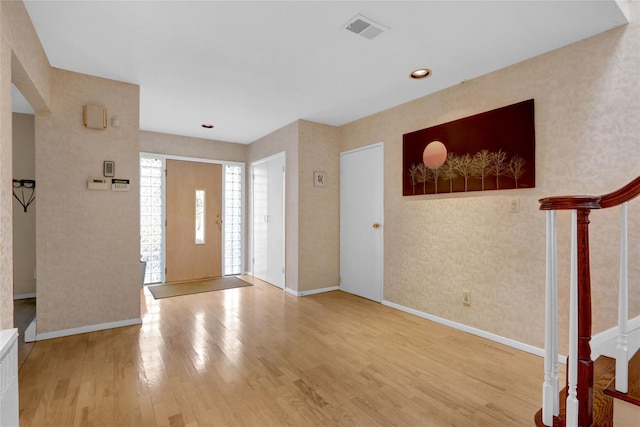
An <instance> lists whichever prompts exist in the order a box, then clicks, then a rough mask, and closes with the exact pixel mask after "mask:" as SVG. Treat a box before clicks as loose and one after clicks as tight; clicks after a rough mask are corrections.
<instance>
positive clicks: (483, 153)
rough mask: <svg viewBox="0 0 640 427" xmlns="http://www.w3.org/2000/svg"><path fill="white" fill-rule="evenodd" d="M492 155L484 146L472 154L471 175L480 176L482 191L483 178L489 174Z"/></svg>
mask: <svg viewBox="0 0 640 427" xmlns="http://www.w3.org/2000/svg"><path fill="white" fill-rule="evenodd" d="M492 157H493V156H492V155H491V153H490V152H489V150H487V149H486V148H484V149H482V150H480V151H478V152H477V153H476V154H475V156H474V165H473V166H474V168H473V176H474V177H475V178H480V182H481V184H482V191H484V178H485V177H486V176H489V175H491V165H492V161H491V160H492Z"/></svg>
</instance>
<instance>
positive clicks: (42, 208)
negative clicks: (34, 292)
mask: <svg viewBox="0 0 640 427" xmlns="http://www.w3.org/2000/svg"><path fill="white" fill-rule="evenodd" d="M51 89H52V90H51V97H52V99H53V100H54V103H53V105H54V108H53V109H52V111H51V112H50V113H43V114H37V115H36V181H37V183H38V202H37V203H38V217H37V219H36V239H37V240H36V242H37V262H38V306H37V325H36V328H37V330H36V332H37V334H38V335H41V334H45V333H58V332H59V331H66V330H69V329H74V328H80V327H87V326H91V327H92V326H95V325H104V324H110V323H114V322H134V321H136V319H137V321H138V322H139V321H140V265H139V261H140V231H139V227H140V225H139V221H140V219H139V218H140V213H139V211H140V206H139V204H140V201H139V198H140V192H139V191H138V188H139V180H138V176H139V160H138V159H139V151H140V141H139V131H138V129H139V123H138V120H139V115H140V112H139V98H140V91H139V87H138V86H137V85H133V84H128V83H122V82H117V81H113V80H108V79H102V78H98V77H92V76H88V75H84V74H78V73H73V72H70V71H64V70H60V69H57V68H54V69H52V72H51ZM87 104H92V105H99V106H102V107H104V108H106V110H107V114H108V117H109V118H111V117H112V116H118V118H119V121H120V126H119V127H118V128H115V127H112V126H111V124H110V122H109V124H108V127H107V128H106V129H104V130H94V129H88V128H85V127H84V126H83V122H82V107H83V106H84V105H87ZM105 160H112V161H114V162H115V173H116V176H115V177H116V178H123V179H129V180H130V182H131V191H128V192H116V191H111V190H110V189H109V190H108V191H92V190H88V189H87V180H88V179H91V178H101V177H102V172H103V161H105ZM98 327H100V326H98Z"/></svg>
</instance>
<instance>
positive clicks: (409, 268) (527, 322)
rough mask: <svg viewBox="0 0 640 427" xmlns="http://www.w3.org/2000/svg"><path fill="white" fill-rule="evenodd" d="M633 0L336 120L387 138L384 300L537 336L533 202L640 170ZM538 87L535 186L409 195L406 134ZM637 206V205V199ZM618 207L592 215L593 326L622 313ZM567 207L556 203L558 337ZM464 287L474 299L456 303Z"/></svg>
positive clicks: (638, 294)
mask: <svg viewBox="0 0 640 427" xmlns="http://www.w3.org/2000/svg"><path fill="white" fill-rule="evenodd" d="M638 6H639V5H638V4H634V5H632V9H633V10H632V14H633V16H632V17H631V21H632V23H631V24H629V25H628V26H625V27H622V28H619V29H615V30H611V31H609V32H607V33H604V34H601V35H598V36H595V37H592V38H590V39H586V40H583V41H581V42H579V43H576V44H573V45H570V46H566V47H564V48H561V49H558V50H556V51H553V52H550V53H548V54H545V55H542V56H539V57H536V58H534V59H531V60H527V61H524V62H522V63H519V64H516V65H513V66H511V67H508V68H505V69H502V70H499V71H497V72H494V73H491V74H488V75H485V76H483V77H480V78H477V79H474V80H471V81H468V82H466V83H463V84H460V85H458V86H455V87H452V88H450V89H446V90H443V91H441V92H438V93H436V94H433V95H431V96H427V97H424V98H420V99H418V100H416V101H413V102H410V103H407V104H404V105H401V106H398V107H396V108H393V109H391V110H388V111H385V112H381V113H379V114H376V115H373V116H370V117H367V118H364V119H362V120H358V121H355V122H353V123H350V124H347V125H345V126H342V127H341V129H340V131H341V134H342V138H341V144H342V145H341V147H340V150H341V151H345V150H349V149H353V148H356V147H361V146H365V145H368V144H372V143H375V142H379V141H384V142H385V227H384V230H385V234H384V239H385V262H384V273H385V274H384V299H385V300H387V301H391V302H394V303H397V304H401V305H403V306H406V307H410V308H413V309H416V310H419V311H422V312H425V313H429V314H432V315H435V316H439V317H442V318H445V319H449V320H452V321H455V322H459V323H462V324H465V325H469V326H472V327H474V328H478V329H481V330H485V331H488V332H491V333H494V334H497V335H500V336H503V337H507V338H511V339H514V340H517V341H520V342H523V343H527V344H530V345H533V346H537V347H543V344H544V286H545V214H544V212H541V211H539V210H538V209H539V203H538V199H540V198H542V197H547V196H553V195H563V194H602V193H606V192H609V191H613V190H615V189H617V188H619V187H621V186H622V185H624V184H626V183H627V182H629V181H631V180H632V179H634V178H635V177H637V176H638V175H640V151H639V150H638V147H640V121H639V120H638V117H640V86H638V82H639V81H640V25H639V24H638V21H640V13H639V11H638ZM434 75H435V73H434ZM530 98H534V99H535V121H536V164H537V170H536V187H535V188H533V189H527V190H520V189H518V190H506V191H496V192H491V194H489V193H486V194H477V193H476V194H454V195H438V196H414V197H402V170H401V169H402V135H403V134H404V133H407V132H411V131H415V130H419V129H423V128H426V127H429V126H433V125H436V124H440V123H444V122H447V121H450V120H454V119H458V118H461V117H466V116H469V115H473V114H476V113H481V112H484V111H488V110H491V109H494V108H498V107H502V106H506V105H510V104H513V103H515V102H519V101H523V100H526V99H530ZM511 199H518V200H519V202H520V212H519V213H510V212H509V202H510V200H511ZM630 212H636V213H637V212H640V201H637V202H636V204H635V206H634V205H631V206H630ZM618 217H619V212H618V210H617V209H616V210H613V209H612V210H611V211H610V212H604V211H603V212H593V213H592V215H591V218H592V223H591V229H590V231H591V248H592V251H591V267H592V289H593V316H594V319H593V320H594V328H593V330H594V333H597V332H600V331H603V330H605V329H608V328H611V327H613V326H614V325H615V324H616V323H617V321H616V319H617V317H616V316H617V314H616V313H617V276H618V264H617V263H618V255H617V254H618V242H619V237H618V235H619V232H618V231H617V230H618V228H617V227H618V223H619V219H618ZM631 217H632V218H634V219H633V220H632V224H631V236H632V237H630V239H631V240H630V241H632V242H633V243H630V249H631V256H632V257H635V258H632V259H638V255H640V254H639V253H638V252H639V251H640V239H638V237H640V235H639V234H640V224H639V223H638V222H639V219H640V216H638V215H634V214H631ZM569 218H570V214H569V213H568V212H563V213H560V214H559V240H560V248H559V254H560V261H559V270H560V309H561V314H560V319H561V328H562V329H563V330H562V332H561V334H563V335H564V336H562V337H561V346H563V345H564V343H566V325H567V322H566V319H567V313H568V301H567V300H568V257H569V252H568V247H569V246H568V245H569V233H570V228H569V225H570V224H569V222H570V221H569ZM634 237H635V238H634ZM639 276H640V274H639V271H638V267H637V263H635V265H633V263H632V271H631V278H630V283H631V285H630V286H631V287H632V290H631V301H630V309H631V312H632V314H633V316H637V315H640V277H639ZM465 290H468V291H471V306H470V307H465V306H463V304H462V293H463V291H465Z"/></svg>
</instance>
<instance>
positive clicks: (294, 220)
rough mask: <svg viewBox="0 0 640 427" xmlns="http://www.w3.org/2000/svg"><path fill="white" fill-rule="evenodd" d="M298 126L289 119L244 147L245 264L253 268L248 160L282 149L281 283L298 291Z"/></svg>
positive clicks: (270, 154)
mask: <svg viewBox="0 0 640 427" xmlns="http://www.w3.org/2000/svg"><path fill="white" fill-rule="evenodd" d="M298 129H299V122H297V121H296V122H293V123H291V124H289V125H287V126H285V127H283V128H280V129H278V130H276V131H275V132H272V133H270V134H269V135H266V136H264V137H262V138H260V139H258V140H257V141H254V142H252V143H251V144H249V145H248V147H247V168H246V176H247V187H246V194H247V199H246V200H247V205H248V206H249V209H248V210H247V212H246V218H247V220H246V222H247V225H246V226H247V228H246V230H247V233H246V236H247V239H246V242H247V245H246V246H247V247H246V258H245V259H246V260H247V261H246V263H245V264H246V267H247V268H248V269H250V270H251V269H253V265H252V264H251V262H250V261H251V258H252V253H251V248H252V244H253V242H252V241H251V233H250V230H251V228H250V224H249V223H250V221H251V216H252V212H251V202H250V200H251V195H252V193H251V173H252V171H251V163H252V162H255V161H258V160H261V159H264V158H266V157H269V156H273V155H274V154H278V153H281V152H283V151H284V152H286V160H285V161H286V164H285V168H286V173H285V203H286V207H285V218H286V225H285V245H284V246H285V261H284V262H285V287H286V288H287V289H289V290H291V291H294V292H297V291H298V286H299V282H298V274H299V272H298V206H299V201H298V149H299V148H298V146H299V143H298Z"/></svg>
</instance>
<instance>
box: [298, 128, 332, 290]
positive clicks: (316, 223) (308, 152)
mask: <svg viewBox="0 0 640 427" xmlns="http://www.w3.org/2000/svg"><path fill="white" fill-rule="evenodd" d="M299 143H300V145H299V170H298V187H299V199H298V200H299V211H298V228H299V229H298V239H299V243H298V270H299V271H298V291H299V292H303V291H309V290H313V289H322V288H327V287H332V286H338V285H340V140H339V133H338V129H337V128H335V127H333V126H327V125H323V124H319V123H313V122H309V121H305V120H300V121H299ZM314 171H324V172H327V186H326V187H314V186H313V172H314Z"/></svg>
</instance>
